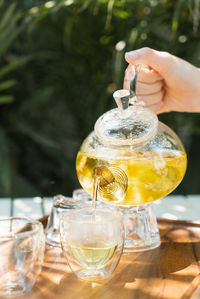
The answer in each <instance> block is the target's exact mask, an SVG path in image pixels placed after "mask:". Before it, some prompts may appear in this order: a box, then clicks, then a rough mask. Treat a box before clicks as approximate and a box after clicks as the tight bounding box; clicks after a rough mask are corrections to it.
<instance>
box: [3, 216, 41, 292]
mask: <svg viewBox="0 0 200 299" xmlns="http://www.w3.org/2000/svg"><path fill="white" fill-rule="evenodd" d="M44 245H45V240H44V233H43V227H42V224H41V223H40V222H39V221H36V220H32V219H29V218H20V217H9V218H0V296H17V295H20V294H23V293H24V292H27V291H29V290H31V288H32V286H33V285H34V283H35V281H36V279H37V276H38V274H39V273H40V270H41V265H42V262H43V257H44Z"/></svg>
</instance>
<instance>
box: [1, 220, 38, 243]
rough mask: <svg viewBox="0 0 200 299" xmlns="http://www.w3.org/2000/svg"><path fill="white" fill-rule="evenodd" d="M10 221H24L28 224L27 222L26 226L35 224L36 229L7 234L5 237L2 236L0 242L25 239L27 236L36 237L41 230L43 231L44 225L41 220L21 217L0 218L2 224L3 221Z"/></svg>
mask: <svg viewBox="0 0 200 299" xmlns="http://www.w3.org/2000/svg"><path fill="white" fill-rule="evenodd" d="M9 220H23V221H26V222H27V223H26V222H25V225H26V224H28V223H30V224H34V227H33V228H32V229H31V230H29V231H25V232H17V233H12V232H10V233H5V234H4V235H0V240H1V239H3V240H5V239H17V238H23V237H26V236H30V235H34V234H35V233H37V232H38V231H40V229H43V225H42V223H41V222H40V221H39V220H36V219H32V218H29V217H20V216H10V217H6V216H5V217H0V223H1V221H9Z"/></svg>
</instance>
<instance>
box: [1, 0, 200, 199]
mask: <svg viewBox="0 0 200 299" xmlns="http://www.w3.org/2000/svg"><path fill="white" fill-rule="evenodd" d="M199 12H200V0H177V1H170V0H148V1H147V0H85V1H81V0H79V1H78V0H76V1H75V0H74V1H73V0H65V1H48V2H46V1H39V0H38V1H36V0H34V1H33V0H24V1H22V0H21V1H15V4H13V1H11V0H10V1H9V0H7V1H2V0H1V1H0V104H1V106H0V145H1V146H0V196H33V195H53V194H55V193H63V194H67V195H70V194H71V192H72V190H73V189H74V188H76V187H77V186H78V181H77V178H76V173H75V158H76V153H77V151H78V148H79V146H80V144H81V142H82V141H83V139H84V138H85V137H86V136H87V135H88V134H89V132H90V131H92V129H93V126H94V123H95V120H96V119H97V118H98V117H99V116H100V115H101V114H102V113H103V112H105V111H107V110H108V109H110V108H112V107H114V103H113V100H112V93H113V91H114V90H115V89H117V88H121V87H122V82H123V76H124V70H125V68H126V63H125V60H124V53H125V52H126V51H129V50H132V49H136V48H140V47H143V46H148V47H152V48H155V49H158V50H164V51H169V52H171V53H173V54H175V55H177V56H179V57H182V58H184V59H186V60H188V61H190V62H191V63H193V64H195V65H197V66H200V25H199ZM188 88H189V86H188ZM159 118H160V119H161V120H162V121H164V122H165V123H166V124H168V125H169V126H171V127H172V128H173V129H174V130H175V131H176V132H177V133H178V134H179V136H180V137H181V139H182V140H183V142H184V144H185V146H186V149H187V152H188V157H189V167H188V172H187V175H186V177H185V179H184V181H183V183H182V184H181V185H180V187H179V188H178V189H177V191H176V192H178V193H200V184H199V182H198V170H199V164H200V157H199V151H200V145H199V144H200V142H199V141H200V116H199V114H183V113H168V114H165V115H162V116H161V117H159Z"/></svg>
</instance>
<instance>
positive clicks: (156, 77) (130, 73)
mask: <svg viewBox="0 0 200 299" xmlns="http://www.w3.org/2000/svg"><path fill="white" fill-rule="evenodd" d="M134 76H135V70H134V66H133V65H129V66H128V67H127V69H126V71H125V77H124V88H125V89H128V90H129V89H130V81H131V80H132V79H133V78H134ZM160 80H162V77H161V76H160V74H158V73H157V72H156V71H154V70H153V69H150V68H148V67H147V66H142V67H141V69H140V71H139V74H138V81H139V82H142V83H147V84H150V83H155V82H156V81H160Z"/></svg>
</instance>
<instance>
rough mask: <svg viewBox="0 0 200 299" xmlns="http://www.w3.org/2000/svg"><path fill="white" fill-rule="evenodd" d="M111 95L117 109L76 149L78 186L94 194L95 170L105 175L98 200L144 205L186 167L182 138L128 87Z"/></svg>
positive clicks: (161, 193) (163, 193) (165, 191)
mask: <svg viewBox="0 0 200 299" xmlns="http://www.w3.org/2000/svg"><path fill="white" fill-rule="evenodd" d="M113 96H114V98H115V100H116V103H117V106H118V108H115V109H112V110H110V111H108V112H106V113H105V114H103V115H102V116H101V117H100V118H99V119H98V120H97V121H96V123H95V127H94V131H93V132H92V133H91V134H90V135H89V136H88V137H87V138H86V139H85V140H84V142H83V144H82V146H81V148H80V151H79V152H78V155H77V160H76V169H77V176H78V179H79V182H80V184H81V185H82V187H83V188H84V189H85V190H86V191H87V192H88V193H90V194H92V189H93V178H94V175H95V173H99V174H100V175H101V177H102V178H103V179H102V181H101V184H100V186H99V195H98V199H100V200H101V201H104V202H107V203H109V204H115V205H121V206H136V205H143V204H146V203H149V202H152V201H155V200H157V199H159V198H162V197H164V196H166V195H167V194H169V193H170V192H172V191H173V190H174V189H175V188H176V187H177V186H178V185H179V183H180V182H181V180H182V179H183V177H184V174H185V171H186V165H187V157H186V153H185V150H184V147H183V145H182V143H181V141H180V139H179V138H178V136H177V135H176V134H175V133H174V132H173V131H172V130H171V129H170V128H169V127H168V126H166V125H165V124H163V123H161V122H159V121H158V118H157V116H156V114H154V113H153V112H152V111H151V110H150V109H148V108H146V107H144V106H143V105H141V104H140V103H139V102H137V100H136V98H135V97H133V96H132V95H131V92H130V91H128V90H125V89H122V90H117V91H116V92H115V93H114V94H113ZM133 98H134V101H133ZM130 102H132V103H133V104H130Z"/></svg>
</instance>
